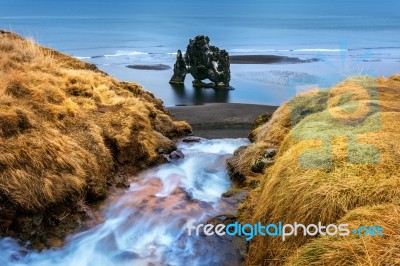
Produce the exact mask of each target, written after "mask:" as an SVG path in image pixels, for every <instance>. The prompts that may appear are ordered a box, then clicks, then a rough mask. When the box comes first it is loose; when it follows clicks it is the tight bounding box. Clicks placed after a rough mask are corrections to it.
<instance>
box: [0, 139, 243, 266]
mask: <svg viewBox="0 0 400 266" xmlns="http://www.w3.org/2000/svg"><path fill="white" fill-rule="evenodd" d="M247 142H248V141H247V140H246V139H221V140H202V141H201V142H198V143H178V148H179V149H180V150H182V152H183V153H184V154H185V158H184V159H181V160H179V161H173V162H171V163H167V164H163V165H160V166H157V167H154V168H151V169H149V170H147V171H144V172H142V173H141V174H140V175H139V176H137V177H135V178H133V179H132V181H131V185H130V188H129V189H127V190H126V191H124V192H123V193H120V194H119V195H117V196H115V197H111V198H109V199H108V200H107V203H106V204H107V205H106V206H105V208H104V222H103V223H102V224H100V225H98V226H96V227H94V228H92V229H90V230H88V231H85V232H82V233H79V234H76V235H73V236H70V237H69V238H68V239H67V241H66V244H65V245H64V247H62V248H58V249H49V250H44V251H41V252H35V251H28V250H27V249H26V248H24V247H22V246H19V245H18V244H17V243H16V242H15V241H14V240H12V239H9V238H5V239H2V240H0V265H2V266H26V265H32V266H54V265H69V266H101V265H104V266H113V265H118V266H128V265H129V266H132V265H135V266H136V265H138V266H140V265H146V266H156V265H157V266H158V265H171V266H172V265H185V266H186V265H190V266H191V265H240V255H239V254H238V252H237V250H235V249H234V248H233V247H232V245H229V244H228V243H227V241H221V240H219V239H218V237H214V239H212V238H210V237H205V236H202V235H200V236H195V235H192V236H188V233H187V227H186V224H187V223H188V222H189V220H194V221H195V223H197V224H199V223H205V222H206V221H207V220H208V219H210V218H212V217H214V216H215V215H218V214H221V213H224V212H227V211H234V208H236V206H232V204H231V205H230V204H228V203H226V202H224V200H223V199H222V198H221V195H222V193H224V192H225V191H227V190H228V189H229V187H230V185H231V182H230V180H229V177H228V174H227V169H226V159H227V158H229V157H230V156H231V155H232V153H233V151H234V150H235V149H236V148H238V147H239V146H241V145H246V144H247Z"/></svg>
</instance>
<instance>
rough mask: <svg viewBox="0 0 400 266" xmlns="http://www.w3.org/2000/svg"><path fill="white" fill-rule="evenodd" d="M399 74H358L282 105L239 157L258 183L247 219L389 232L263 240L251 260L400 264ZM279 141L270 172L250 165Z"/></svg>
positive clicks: (240, 169)
mask: <svg viewBox="0 0 400 266" xmlns="http://www.w3.org/2000/svg"><path fill="white" fill-rule="evenodd" d="M399 122H400V76H399V75H396V76H393V77H391V78H388V79H386V78H379V79H372V78H368V77H354V78H351V79H349V80H347V81H345V82H342V83H340V84H337V85H336V86H335V87H334V88H332V89H330V90H321V91H312V92H309V93H306V94H303V95H299V96H297V97H295V98H294V99H292V100H291V101H289V102H287V103H285V104H283V105H282V106H281V107H280V108H279V109H278V110H277V111H276V112H275V114H274V115H273V116H272V118H271V120H270V121H269V122H268V123H266V124H263V125H261V126H259V127H258V128H256V129H255V130H254V131H253V132H252V137H253V139H254V142H253V143H252V144H251V145H250V146H249V147H247V148H246V149H244V150H242V151H239V152H237V153H238V154H237V156H236V157H235V158H234V159H233V160H232V161H231V162H230V164H231V165H232V166H233V168H234V169H235V171H236V172H237V173H239V174H241V175H243V176H244V177H245V179H244V180H243V183H242V185H243V186H249V187H256V188H255V189H254V190H252V191H251V193H250V195H249V197H248V198H247V200H246V202H245V203H244V204H243V205H242V206H241V209H240V219H241V222H242V223H257V222H258V221H261V222H263V223H264V224H268V223H277V222H279V221H282V222H283V223H290V224H293V223H294V222H298V223H303V224H306V225H307V224H311V223H314V224H318V222H322V223H323V224H326V225H327V224H331V223H336V224H340V223H348V224H350V227H358V226H360V225H366V226H370V225H375V226H378V225H380V226H382V227H383V228H384V234H385V236H384V237H372V236H363V237H357V236H348V237H343V238H339V237H304V236H302V235H301V236H297V237H296V236H291V237H289V238H288V239H287V240H286V241H284V242H283V241H282V240H281V239H280V238H277V237H268V236H266V237H256V238H255V239H254V240H252V241H251V243H250V247H249V253H248V256H247V259H246V265H399V264H400V255H399V254H400V142H399V139H400V127H399ZM266 148H276V149H277V151H278V153H277V155H276V156H275V158H274V163H273V164H272V165H271V166H267V167H266V168H265V169H264V171H263V173H260V174H257V173H254V172H252V168H251V166H252V165H253V164H254V163H255V161H256V160H257V159H258V158H260V157H262V156H263V153H264V151H265V149H266Z"/></svg>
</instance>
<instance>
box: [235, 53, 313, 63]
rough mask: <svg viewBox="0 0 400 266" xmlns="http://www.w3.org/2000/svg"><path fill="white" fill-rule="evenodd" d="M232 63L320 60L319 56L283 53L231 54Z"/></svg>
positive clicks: (310, 61) (309, 61) (308, 61)
mask: <svg viewBox="0 0 400 266" xmlns="http://www.w3.org/2000/svg"><path fill="white" fill-rule="evenodd" d="M229 60H230V63H231V64H303V63H314V62H318V61H320V59H318V58H310V59H300V58H298V57H289V56H281V55H231V56H230V57H229Z"/></svg>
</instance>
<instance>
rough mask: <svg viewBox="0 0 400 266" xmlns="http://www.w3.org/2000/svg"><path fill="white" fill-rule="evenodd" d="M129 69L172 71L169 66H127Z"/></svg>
mask: <svg viewBox="0 0 400 266" xmlns="http://www.w3.org/2000/svg"><path fill="white" fill-rule="evenodd" d="M126 67H127V68H131V69H138V70H168V69H171V67H170V66H169V65H164V64H155V65H127V66H126Z"/></svg>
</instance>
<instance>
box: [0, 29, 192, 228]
mask: <svg viewBox="0 0 400 266" xmlns="http://www.w3.org/2000/svg"><path fill="white" fill-rule="evenodd" d="M190 131H191V129H190V126H189V125H188V124H187V123H186V122H176V121H173V120H172V118H171V116H170V115H169V113H168V111H167V110H166V109H165V108H164V107H163V105H162V101H160V100H158V99H156V98H155V97H154V96H153V95H152V94H151V93H148V92H146V91H145V90H143V89H142V88H141V87H140V86H139V85H138V84H135V83H126V82H119V81H117V80H115V79H114V78H112V77H110V76H108V75H106V74H105V73H102V72H101V71H99V70H98V69H97V68H96V66H94V65H91V64H88V63H84V62H81V61H79V60H76V59H74V58H71V57H69V56H67V55H64V54H61V53H59V52H57V51H53V50H50V49H47V48H44V47H41V46H38V45H37V44H35V43H33V42H32V41H29V40H26V39H23V38H21V37H19V36H18V35H16V34H13V33H9V32H4V31H0V203H1V204H0V205H1V206H7V208H10V206H11V208H14V209H17V210H23V211H29V212H39V211H43V210H46V209H47V208H49V207H52V206H57V205H59V204H62V203H63V202H65V201H71V200H72V201H73V202H77V201H78V200H80V199H85V198H86V199H87V198H91V199H93V198H99V197H102V196H104V194H105V193H106V188H107V182H108V181H109V180H108V179H109V176H110V173H111V171H112V170H113V168H114V167H115V166H116V165H117V164H123V165H130V166H131V167H133V168H135V169H142V168H145V167H147V166H149V165H152V164H156V163H159V162H161V161H162V159H163V156H162V155H160V154H158V153H157V149H158V148H160V147H163V148H164V150H168V149H171V148H172V147H173V146H174V143H173V141H172V140H171V138H174V137H177V136H181V135H184V134H187V133H189V132H190ZM2 214H4V213H2ZM0 216H1V215H0ZM4 219H10V217H7V218H4V217H0V220H1V221H3V220H4ZM1 225H2V226H4V225H3V224H1ZM6 225H7V224H6ZM8 225H9V224H8ZM2 226H0V227H2ZM3 229H4V228H3Z"/></svg>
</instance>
